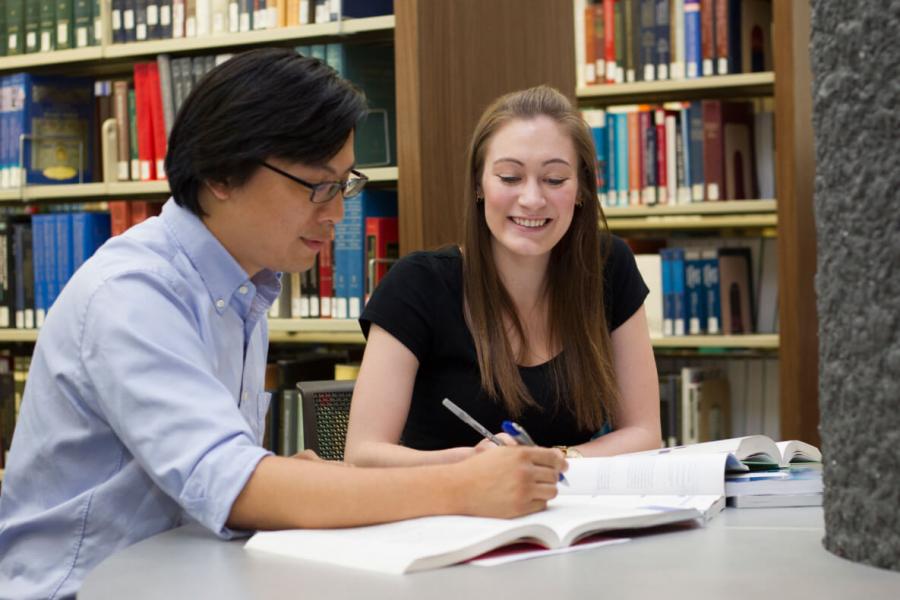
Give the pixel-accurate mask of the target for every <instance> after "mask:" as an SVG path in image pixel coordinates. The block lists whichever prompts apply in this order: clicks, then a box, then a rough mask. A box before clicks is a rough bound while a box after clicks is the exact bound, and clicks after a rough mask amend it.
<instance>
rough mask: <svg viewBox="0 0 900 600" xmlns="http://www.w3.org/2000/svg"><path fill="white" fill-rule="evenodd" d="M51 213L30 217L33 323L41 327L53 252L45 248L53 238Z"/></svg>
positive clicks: (44, 314) (45, 311)
mask: <svg viewBox="0 0 900 600" xmlns="http://www.w3.org/2000/svg"><path fill="white" fill-rule="evenodd" d="M52 229H53V215H34V216H32V217H31V252H32V254H31V256H32V262H31V267H32V272H33V276H34V325H35V327H41V326H42V325H43V324H44V317H45V316H46V314H47V306H48V297H49V295H50V294H49V292H50V291H49V287H50V281H49V274H50V270H51V268H52V265H51V264H50V259H51V257H52V256H53V254H52V253H51V252H50V251H49V250H50V249H49V248H47V245H48V244H50V243H51V240H52V239H53V232H52Z"/></svg>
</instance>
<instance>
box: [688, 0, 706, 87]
mask: <svg viewBox="0 0 900 600" xmlns="http://www.w3.org/2000/svg"><path fill="white" fill-rule="evenodd" d="M701 31H702V28H701V26H700V0H684V58H685V63H686V70H687V76H688V79H694V78H696V77H700V76H702V75H703V49H702V45H701V39H702V38H701Z"/></svg>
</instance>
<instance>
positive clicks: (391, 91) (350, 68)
mask: <svg viewBox="0 0 900 600" xmlns="http://www.w3.org/2000/svg"><path fill="white" fill-rule="evenodd" d="M325 63H326V64H327V65H328V66H330V67H331V68H333V69H334V70H335V71H337V72H338V74H340V75H341V77H343V78H344V79H347V80H348V81H352V82H353V83H354V84H356V85H357V86H358V87H359V88H360V89H362V90H363V91H364V92H365V94H366V103H367V105H368V113H367V114H366V117H365V119H363V120H362V121H361V122H360V123H359V124H357V126H356V134H355V136H354V142H353V151H354V154H355V155H356V165H357V167H358V168H359V169H365V168H366V167H386V166H390V165H396V164H397V133H396V132H397V111H396V105H397V100H396V91H395V90H396V86H395V85H394V79H395V78H394V47H393V44H387V43H374V42H373V43H368V44H358V43H356V44H351V43H346V44H345V43H343V42H338V43H335V44H328V45H327V46H326V47H325Z"/></svg>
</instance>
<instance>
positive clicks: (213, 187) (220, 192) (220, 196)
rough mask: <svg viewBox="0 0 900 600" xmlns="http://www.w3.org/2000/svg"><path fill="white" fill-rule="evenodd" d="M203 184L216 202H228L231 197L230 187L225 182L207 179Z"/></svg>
mask: <svg viewBox="0 0 900 600" xmlns="http://www.w3.org/2000/svg"><path fill="white" fill-rule="evenodd" d="M203 183H204V185H206V187H207V189H209V191H210V192H212V194H213V196H215V197H216V199H217V200H228V198H229V197H230V196H231V186H229V185H228V182H226V181H213V180H211V179H207V180H206V181H204V182H203Z"/></svg>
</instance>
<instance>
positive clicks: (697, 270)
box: [684, 250, 706, 335]
mask: <svg viewBox="0 0 900 600" xmlns="http://www.w3.org/2000/svg"><path fill="white" fill-rule="evenodd" d="M684 287H685V295H686V297H687V320H688V333H689V334H690V335H697V334H700V333H704V332H705V331H706V294H705V293H704V292H705V290H704V288H703V260H702V259H701V258H700V251H699V250H686V251H685V253H684Z"/></svg>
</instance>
